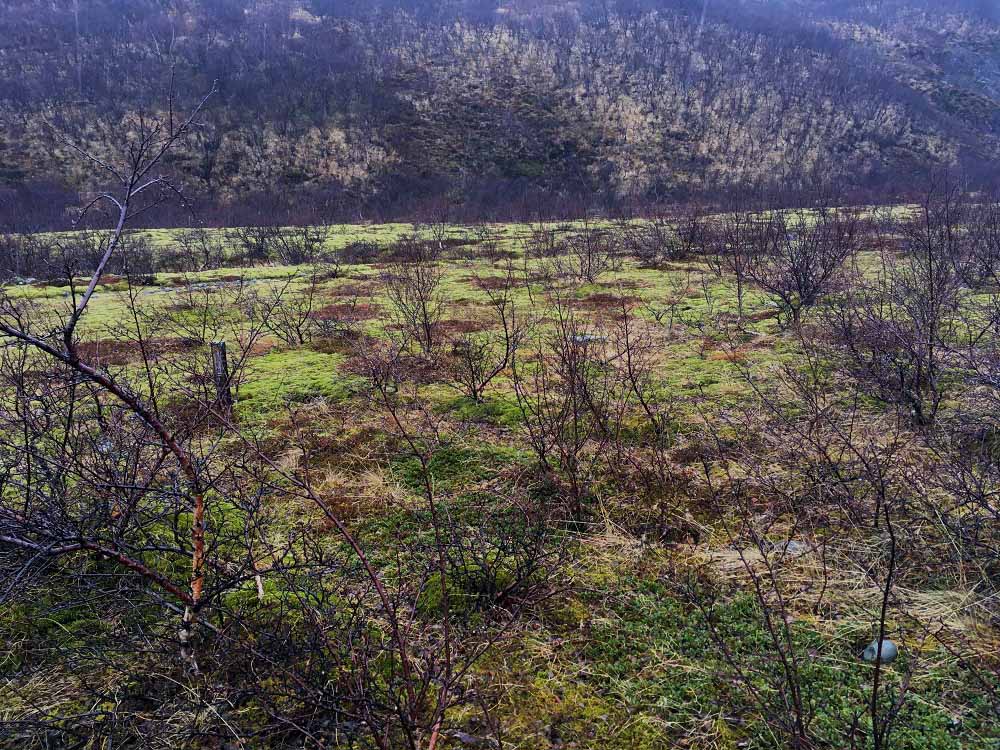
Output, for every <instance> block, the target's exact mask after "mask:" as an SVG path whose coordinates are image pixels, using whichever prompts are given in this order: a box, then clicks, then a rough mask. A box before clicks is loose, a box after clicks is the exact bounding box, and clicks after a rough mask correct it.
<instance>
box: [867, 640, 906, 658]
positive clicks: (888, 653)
mask: <svg viewBox="0 0 1000 750" xmlns="http://www.w3.org/2000/svg"><path fill="white" fill-rule="evenodd" d="M879 651H881V653H879ZM897 656H899V649H898V648H897V647H896V644H895V643H893V642H892V641H890V640H889V639H888V638H884V639H883V640H882V648H881V649H879V647H878V641H872V642H871V643H869V644H868V647H867V648H866V649H865V650H864V652H862V654H861V658H862V659H864V660H865V661H868V662H875V661H880V662H881V663H882V664H892V662H894V661H895V660H896V657H897Z"/></svg>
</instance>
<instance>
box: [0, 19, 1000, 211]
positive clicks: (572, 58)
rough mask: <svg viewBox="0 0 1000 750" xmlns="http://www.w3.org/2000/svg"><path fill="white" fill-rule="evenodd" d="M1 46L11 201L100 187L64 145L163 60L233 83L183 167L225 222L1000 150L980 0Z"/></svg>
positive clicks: (70, 22) (29, 27)
mask: <svg viewBox="0 0 1000 750" xmlns="http://www.w3.org/2000/svg"><path fill="white" fill-rule="evenodd" d="M0 40H2V41H0V201H3V202H4V205H6V206H8V207H9V208H11V209H14V208H18V212H20V210H21V209H23V207H24V206H25V205H26V204H30V203H32V201H34V203H35V204H36V205H37V203H39V202H40V201H39V196H51V195H52V192H53V187H52V186H53V185H58V186H68V187H69V188H71V189H81V188H90V187H94V183H93V182H92V174H91V172H90V171H89V170H88V169H86V168H85V165H83V164H81V163H80V161H79V160H78V159H76V158H74V157H73V155H72V153H71V152H70V151H69V150H68V148H66V147H65V145H64V143H63V142H62V139H63V138H66V139H68V140H72V141H74V142H83V143H85V144H86V145H88V146H89V147H91V148H94V149H96V150H99V151H100V150H102V149H104V148H108V149H111V148H113V141H114V138H113V133H114V130H115V128H116V127H117V126H119V125H120V124H121V122H122V121H123V119H124V118H126V117H127V115H128V113H130V112H134V111H136V110H138V109H141V108H143V107H146V106H156V105H157V103H158V105H159V106H162V102H163V101H164V98H163V96H162V93H163V91H164V90H165V88H166V80H167V74H166V72H165V71H166V70H167V67H168V65H169V64H170V62H171V61H172V62H173V64H174V65H175V72H176V80H177V81H178V86H179V89H180V90H181V91H182V92H183V93H184V94H186V95H188V96H189V97H196V96H199V95H201V94H203V93H204V92H205V91H207V90H209V88H210V87H211V85H212V82H213V81H217V85H218V93H217V94H216V95H215V96H213V97H212V99H211V102H210V106H209V109H208V111H207V114H206V118H205V126H204V127H203V128H202V129H201V130H200V131H199V133H198V136H197V138H195V139H194V140H193V141H192V142H191V143H189V144H188V145H187V148H186V150H185V151H183V152H182V153H181V154H179V155H178V157H177V158H176V159H175V161H174V163H173V168H174V169H175V170H177V171H178V172H179V173H180V174H181V175H182V176H183V178H184V181H185V182H186V183H187V184H188V185H189V187H190V189H193V190H195V191H196V192H197V193H198V194H199V195H201V196H202V197H203V198H204V199H205V205H212V206H218V205H228V206H230V207H231V209H230V214H232V212H233V210H236V213H238V214H240V215H250V214H254V213H258V212H260V211H261V210H264V209H265V208H266V210H267V211H269V212H273V211H278V212H284V213H286V214H287V218H289V219H291V220H296V219H297V218H299V217H298V216H296V215H295V214H296V212H298V213H310V212H312V213H315V212H316V211H317V210H318V211H322V212H323V213H324V214H325V215H332V214H334V215H338V216H342V217H345V218H356V217H358V216H359V215H360V216H369V215H371V216H388V215H406V214H408V215H415V214H436V213H441V212H444V211H445V209H444V208H442V207H444V206H448V207H449V210H451V211H452V212H453V213H454V211H456V210H457V211H459V212H463V210H464V214H466V215H476V216H481V215H491V214H496V213H497V212H502V213H506V214H520V215H530V213H532V212H534V211H548V212H555V213H563V214H565V213H566V212H567V211H572V210H573V209H574V207H579V206H581V205H584V206H593V205H603V206H623V205H633V206H634V205H636V204H639V205H641V204H649V203H658V202H662V201H665V200H675V199H678V198H682V197H685V196H688V195H691V194H705V193H706V192H708V191H717V190H719V189H720V188H722V187H725V186H729V185H733V184H749V183H754V184H756V183H761V182H766V183H771V184H775V185H781V186H785V187H798V186H800V185H801V184H803V183H805V182H809V181H811V180H812V179H814V178H815V177H816V176H822V177H823V178H830V177H833V178H836V179H838V180H841V181H843V182H845V183H847V184H849V185H851V186H853V187H856V188H870V189H875V190H878V191H880V192H884V191H886V190H889V191H894V190H897V189H899V188H900V186H906V185H909V184H912V177H913V175H914V174H919V173H921V172H922V171H924V170H926V169H927V168H931V167H939V166H943V165H955V166H958V167H960V168H963V169H965V170H967V171H971V172H973V173H975V174H983V175H988V174H989V173H990V172H991V171H993V168H994V167H995V166H996V165H997V162H998V159H1000V137H998V136H1000V21H998V18H997V12H996V11H995V10H994V9H993V8H992V6H991V5H990V4H988V3H980V4H978V5H977V3H975V2H962V1H961V0H949V2H944V3H933V4H932V3H928V2H921V0H912V1H911V2H884V3H878V4H875V3H862V2H848V3H828V2H824V1H822V0H808V1H804V2H796V1H794V0H770V1H769V2H760V1H758V2H751V1H749V0H747V1H745V2H737V1H736V0H729V1H725V2H719V0H713V1H712V2H702V0H655V1H653V0H617V2H610V3H598V2H596V0H595V1H594V2H590V1H589V0H588V1H587V2H576V3H546V2H538V1H529V0H516V1H514V2H509V3H498V2H484V1H482V0H480V1H478V2H473V1H472V0H466V1H464V2H450V3H446V2H442V3H427V2H416V1H414V0H410V1H409V2H406V1H404V0H396V1H395V2H389V1H387V0H382V2H377V3H360V2H346V3H345V2H331V1H330V0H312V2H308V1H306V0H294V1H293V0H259V1H257V2H252V1H251V0H184V1H183V2H175V3H165V2H159V1H157V0H138V1H130V2H127V3H126V2H124V0H94V2H89V3H87V4H86V5H85V6H83V7H80V8H79V9H76V6H75V5H74V3H73V2H72V1H71V0H56V1H55V2H52V3H45V4H39V3H36V2H30V1H28V0H0ZM974 176H975V175H974ZM72 201H73V197H72V194H68V195H67V194H63V193H59V194H58V196H57V197H56V198H51V197H47V198H45V199H44V200H42V201H41V202H43V203H44V204H45V205H46V206H47V207H49V208H52V209H53V210H54V208H55V207H58V208H59V209H61V207H62V204H63V203H66V202H70V203H71V202H72ZM232 207H235V209H233V208H232ZM53 210H49V211H48V213H46V212H45V211H41V212H38V211H36V212H35V213H33V214H32V216H35V214H37V216H36V219H35V220H37V221H40V222H42V223H45V222H49V223H51V222H52V221H55V220H56V219H57V218H58V216H57V214H56V213H53ZM8 213H10V214H13V213H14V211H13V210H11V211H9V212H8ZM164 220H166V219H164ZM8 221H10V220H8Z"/></svg>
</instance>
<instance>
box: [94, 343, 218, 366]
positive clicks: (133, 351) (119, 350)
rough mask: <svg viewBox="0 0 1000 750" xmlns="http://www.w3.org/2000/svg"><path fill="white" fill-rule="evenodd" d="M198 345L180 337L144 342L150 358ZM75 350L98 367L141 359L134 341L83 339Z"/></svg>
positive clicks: (137, 345) (139, 351) (186, 349)
mask: <svg viewBox="0 0 1000 750" xmlns="http://www.w3.org/2000/svg"><path fill="white" fill-rule="evenodd" d="M198 345H199V344H198V342H196V341H192V340H190V339H181V338H170V339H151V340H149V341H146V342H145V347H146V354H147V356H149V357H150V358H151V359H156V358H159V357H163V356H166V355H169V354H177V353H179V352H184V351H189V350H191V349H195V348H197V347H198ZM77 351H78V352H79V354H80V358H81V359H82V360H83V361H85V362H87V363H88V364H91V365H95V366H98V367H107V366H118V365H125V364H128V363H129V362H136V361H138V360H141V359H142V348H141V347H140V346H139V344H138V342H135V341H121V340H118V339H101V340H100V341H83V342H81V343H80V344H78V346H77Z"/></svg>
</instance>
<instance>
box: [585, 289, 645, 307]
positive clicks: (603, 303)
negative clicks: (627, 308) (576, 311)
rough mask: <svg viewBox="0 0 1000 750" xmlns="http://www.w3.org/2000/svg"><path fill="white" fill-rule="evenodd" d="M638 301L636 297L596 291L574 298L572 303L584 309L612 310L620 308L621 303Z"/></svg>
mask: <svg viewBox="0 0 1000 750" xmlns="http://www.w3.org/2000/svg"><path fill="white" fill-rule="evenodd" d="M638 301H639V298H638V297H631V296H628V297H622V296H620V295H618V294H611V293H609V292H598V293H597V294H591V295H590V296H589V297H584V298H583V299H580V300H574V302H573V305H574V306H575V307H580V308H583V309H584V310H600V311H613V310H620V309H621V306H622V304H623V303H624V304H633V303H635V302H638Z"/></svg>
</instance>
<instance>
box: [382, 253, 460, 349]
mask: <svg viewBox="0 0 1000 750" xmlns="http://www.w3.org/2000/svg"><path fill="white" fill-rule="evenodd" d="M421 244H422V243H421ZM443 278H444V272H443V271H442V270H441V268H440V266H438V264H437V263H436V262H434V261H433V260H430V259H427V258H420V259H419V260H413V261H412V262H408V263H396V264H393V265H392V266H390V267H389V268H388V269H387V270H386V272H385V273H383V274H382V285H383V288H384V290H385V293H386V295H387V296H388V297H389V303H390V305H391V307H392V313H393V316H394V318H395V322H396V324H397V326H398V328H399V330H400V331H401V332H402V334H403V335H404V336H405V337H407V339H408V340H409V341H412V342H414V343H416V345H417V346H418V347H419V348H420V350H421V351H422V352H423V353H424V354H425V355H430V354H431V353H433V351H434V348H435V347H436V346H437V344H438V343H439V341H438V338H439V337H438V326H439V324H440V322H441V318H442V316H443V314H444V310H445V300H444V295H443V294H442V293H441V281H442V279H443Z"/></svg>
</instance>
